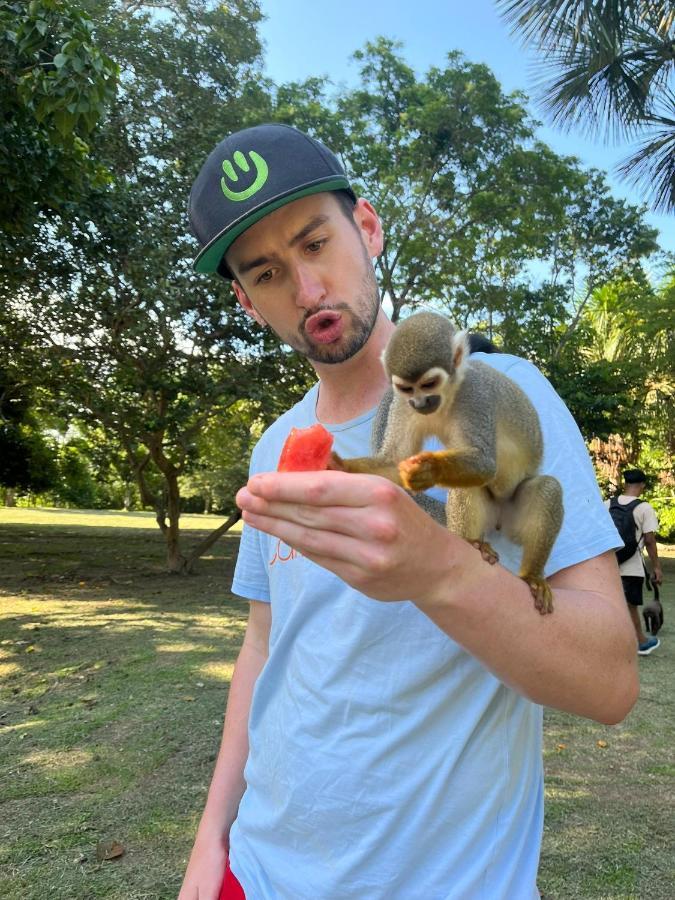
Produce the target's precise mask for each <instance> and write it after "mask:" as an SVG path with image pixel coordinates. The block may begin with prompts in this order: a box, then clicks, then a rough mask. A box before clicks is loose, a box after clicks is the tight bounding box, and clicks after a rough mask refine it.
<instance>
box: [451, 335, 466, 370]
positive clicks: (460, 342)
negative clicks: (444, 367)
mask: <svg viewBox="0 0 675 900" xmlns="http://www.w3.org/2000/svg"><path fill="white" fill-rule="evenodd" d="M468 358H469V338H468V332H467V331H466V330H463V331H456V332H455V333H454V334H453V336H452V364H453V366H454V367H455V369H459V368H460V367H461V365H462V363H463V362H465V361H466V360H467V359H468Z"/></svg>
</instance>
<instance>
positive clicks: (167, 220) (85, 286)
mask: <svg viewBox="0 0 675 900" xmlns="http://www.w3.org/2000/svg"><path fill="white" fill-rule="evenodd" d="M163 6H164V8H163V9H162V10H161V12H160V11H158V9H157V7H158V4H145V3H131V4H130V3H126V2H125V3H121V2H118V3H115V4H111V5H109V4H104V3H102V2H93V0H92V2H90V3H89V4H88V9H89V11H90V13H91V15H92V17H93V18H94V20H95V21H96V24H97V32H98V34H99V37H100V41H101V44H102V46H103V47H104V48H105V51H106V52H107V53H108V54H109V55H110V56H111V57H112V58H114V59H115V60H116V62H117V64H118V65H119V66H120V70H121V76H120V84H119V91H118V96H117V98H116V100H115V102H114V103H113V104H112V105H111V107H110V110H109V112H108V114H107V116H106V119H105V121H104V122H103V123H102V126H101V130H100V133H99V134H98V135H97V136H96V138H95V139H94V140H93V141H92V148H93V151H94V153H95V155H96V158H97V160H99V161H100V162H101V164H102V165H103V166H104V167H105V168H106V170H107V171H109V172H110V173H111V179H110V181H109V182H108V183H106V184H102V185H98V186H94V187H93V188H92V189H91V190H90V191H89V193H88V195H87V196H86V197H85V198H84V200H83V203H82V204H81V205H79V206H78V208H77V209H75V210H73V211H72V215H70V216H65V215H63V216H60V217H56V218H54V219H53V220H52V221H51V222H50V223H49V225H48V226H45V227H43V228H42V230H41V240H40V243H39V246H37V247H35V248H34V250H33V255H32V257H31V259H30V261H29V264H26V265H25V266H24V270H23V272H22V283H23V286H24V287H23V289H22V290H21V291H20V292H19V293H18V294H17V293H16V291H15V292H14V293H13V294H12V293H10V294H9V297H8V300H9V301H10V302H11V303H12V304H13V308H14V309H15V310H16V314H17V315H20V316H22V317H23V320H24V321H26V322H28V323H29V325H30V328H31V329H32V332H33V335H34V339H33V340H34V345H35V347H36V349H37V350H38V353H39V355H40V358H41V359H43V360H44V361H45V363H46V364H47V367H46V368H45V370H44V372H43V373H41V374H42V377H44V378H45V379H46V380H48V381H49V382H50V383H51V384H53V385H54V387H55V390H56V391H57V392H58V395H59V399H60V404H61V411H62V414H64V415H66V416H69V417H70V418H73V419H77V420H80V421H82V422H84V423H85V425H87V426H89V427H92V426H101V427H103V428H104V429H105V430H106V432H107V433H108V435H109V436H110V438H111V440H112V439H114V441H115V443H116V445H117V446H119V447H120V448H121V449H122V450H123V451H124V453H125V454H126V458H127V461H128V465H129V468H130V469H131V470H133V471H134V472H135V474H136V477H137V480H138V485H139V491H140V495H141V498H142V502H143V503H144V504H145V505H152V506H154V508H155V510H156V516H157V521H158V524H159V526H160V528H161V529H162V531H163V532H164V534H165V536H166V539H167V556H168V565H169V568H170V570H171V571H177V572H178V571H187V570H189V569H190V567H191V565H192V564H193V563H194V560H195V559H196V558H197V557H198V556H199V554H200V553H201V552H203V549H204V548H205V547H204V545H203V544H202V545H201V546H200V547H196V548H193V549H192V551H191V552H190V553H187V554H184V553H183V552H182V548H181V546H180V528H179V518H180V490H179V478H180V477H181V476H182V475H185V474H187V473H188V472H189V471H190V469H191V467H192V466H193V465H194V464H195V461H196V454H197V449H196V446H197V439H198V437H199V435H200V433H201V431H202V430H203V429H204V428H205V427H206V425H207V423H208V422H209V421H210V420H212V419H213V418H217V417H218V416H221V415H225V414H226V412H227V410H228V409H229V408H230V407H231V406H232V405H233V404H235V403H237V402H238V401H239V400H240V399H241V398H242V397H251V398H253V399H254V400H255V399H256V398H257V397H258V396H259V395H261V394H263V393H264V392H265V382H266V381H272V378H271V374H270V377H269V378H268V377H266V376H267V373H268V372H269V373H271V371H272V366H273V365H275V360H276V357H279V359H280V360H281V368H282V369H283V359H282V357H283V354H282V352H281V351H279V350H277V351H276V356H275V354H272V353H261V352H260V349H259V348H258V346H257V344H258V339H257V338H256V337H254V336H253V335H252V333H251V330H250V328H249V326H248V324H247V322H246V321H245V316H244V314H243V313H238V312H237V311H236V308H235V304H233V302H232V298H231V296H230V291H229V288H227V287H226V286H225V285H224V283H221V284H218V283H217V282H216V281H215V279H213V280H210V281H207V280H206V279H204V278H201V277H197V276H195V275H194V274H193V272H192V259H193V257H194V255H195V251H196V242H195V241H194V240H193V239H192V238H191V237H190V228H189V223H188V221H187V215H186V212H187V198H188V194H189V189H190V185H191V183H192V181H193V179H194V176H195V175H196V172H197V170H198V167H199V166H200V165H201V163H202V162H203V159H204V158H205V156H206V154H207V153H208V152H209V151H210V150H211V149H212V147H213V145H214V144H215V143H216V142H217V140H219V139H220V138H222V136H223V134H225V133H227V132H228V131H231V130H234V129H236V128H238V127H241V126H242V125H243V124H245V121H246V117H247V116H254V115H255V108H256V97H257V96H258V95H259V94H260V92H261V88H260V87H259V86H258V82H259V81H260V61H259V49H260V48H259V42H258V37H257V33H256V23H257V21H258V19H259V17H260V14H259V11H258V7H257V5H256V3H255V2H253V0H237V2H236V3H231V4H229V5H228V6H224V5H222V4H215V3H212V2H208V3H207V2H204V0H182V2H180V3H177V4H176V3H171V4H166V5H163ZM6 290H7V291H9V287H6ZM151 469H152V470H155V471H157V472H159V473H161V478H162V489H161V490H160V491H159V493H154V492H153V490H152V484H151V480H150V479H148V477H147V474H148V472H149V471H150V470H151ZM234 520H236V514H235V515H233V517H232V520H231V521H230V522H229V525H231V524H232V521H234ZM226 524H227V523H226ZM223 530H224V528H223V529H220V531H219V533H222V531H223ZM216 537H217V534H216Z"/></svg>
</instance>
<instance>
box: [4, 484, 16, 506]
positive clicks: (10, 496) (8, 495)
mask: <svg viewBox="0 0 675 900" xmlns="http://www.w3.org/2000/svg"><path fill="white" fill-rule="evenodd" d="M5 506H16V500H15V498H14V488H5Z"/></svg>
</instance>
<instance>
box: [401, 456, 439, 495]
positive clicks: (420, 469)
mask: <svg viewBox="0 0 675 900" xmlns="http://www.w3.org/2000/svg"><path fill="white" fill-rule="evenodd" d="M398 473H399V475H400V476H401V483H402V484H403V487H404V488H405V489H406V490H408V491H425V490H426V489H427V488H430V487H433V486H434V485H435V484H437V483H438V482H437V479H438V460H437V459H436V454H435V453H433V452H431V451H425V452H424V453H417V454H415V456H409V457H408V459H404V460H403V461H402V462H400V463H399V464H398Z"/></svg>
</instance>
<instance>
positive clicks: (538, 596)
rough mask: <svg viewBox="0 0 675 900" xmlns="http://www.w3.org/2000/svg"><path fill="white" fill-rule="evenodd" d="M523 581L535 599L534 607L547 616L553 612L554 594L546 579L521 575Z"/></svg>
mask: <svg viewBox="0 0 675 900" xmlns="http://www.w3.org/2000/svg"><path fill="white" fill-rule="evenodd" d="M520 577H521V578H522V579H523V581H524V582H525V583H526V584H527V585H528V587H529V588H530V590H531V591H532V596H533V597H534V605H535V606H536V608H537V609H538V610H539V612H540V613H541V614H542V616H545V615H546V614H547V613H552V612H553V592H552V591H551V588H550V587H549V585H548V582H547V581H546V579H545V578H541V577H539V576H538V575H521V576H520Z"/></svg>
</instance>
